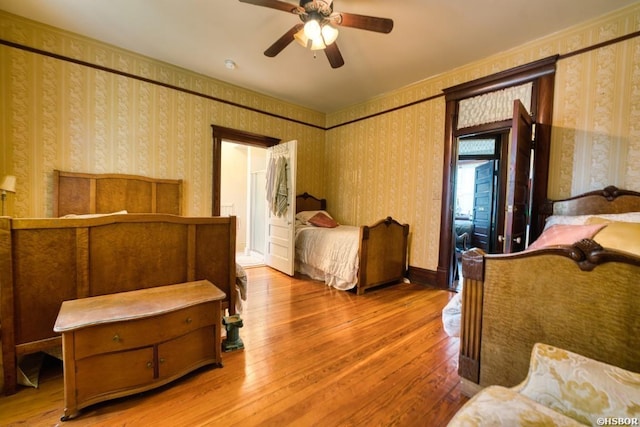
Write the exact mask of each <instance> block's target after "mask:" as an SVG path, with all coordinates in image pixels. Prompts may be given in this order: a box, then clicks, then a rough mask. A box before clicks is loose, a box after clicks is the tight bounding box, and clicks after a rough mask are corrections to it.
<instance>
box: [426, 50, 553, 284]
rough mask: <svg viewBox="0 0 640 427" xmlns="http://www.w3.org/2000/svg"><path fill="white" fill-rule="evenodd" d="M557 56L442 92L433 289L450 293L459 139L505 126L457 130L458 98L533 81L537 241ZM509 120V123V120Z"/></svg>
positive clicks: (534, 234) (533, 229) (533, 232)
mask: <svg viewBox="0 0 640 427" xmlns="http://www.w3.org/2000/svg"><path fill="white" fill-rule="evenodd" d="M557 60H558V55H555V56H552V57H549V58H545V59H542V60H539V61H536V62H532V63H530V64H526V65H522V66H519V67H516V68H512V69H510V70H506V71H503V72H500V73H497V74H493V75H491V76H487V77H483V78H480V79H477V80H473V81H471V82H467V83H463V84H460V85H457V86H453V87H450V88H447V89H444V93H445V100H446V107H445V132H444V158H443V177H442V178H443V179H442V210H441V214H440V253H439V255H438V270H437V272H436V285H437V286H438V287H440V288H443V289H452V284H453V279H454V277H453V276H454V274H455V269H454V268H453V267H454V264H453V262H454V254H453V208H454V203H453V190H454V188H455V183H454V182H453V179H455V176H456V172H455V170H454V168H455V167H456V159H457V157H458V144H456V141H457V138H458V137H459V136H463V135H467V134H473V133H482V132H488V131H491V130H493V129H496V130H497V129H501V128H502V129H504V128H505V123H506V122H498V123H491V124H487V125H480V126H474V127H473V128H466V129H457V127H458V126H457V125H458V107H459V102H460V101H461V100H462V99H466V98H471V97H475V96H478V95H483V94H486V93H490V92H494V91H497V90H502V89H505V88H508V87H512V86H518V85H522V84H525V83H529V82H532V83H533V85H532V86H533V88H532V94H531V104H532V105H531V115H532V117H533V120H534V122H535V123H536V142H535V150H536V154H535V155H536V160H535V164H534V176H533V180H534V186H533V194H532V203H531V218H532V224H531V236H532V237H537V236H538V235H539V233H540V231H541V230H542V226H543V225H544V224H543V223H541V221H542V220H541V219H540V216H539V215H538V213H539V210H540V208H541V207H542V206H543V205H544V202H545V200H546V198H547V186H548V180H549V158H550V154H551V150H550V148H551V122H552V115H553V92H554V81H555V72H556V62H557ZM509 122H510V120H509Z"/></svg>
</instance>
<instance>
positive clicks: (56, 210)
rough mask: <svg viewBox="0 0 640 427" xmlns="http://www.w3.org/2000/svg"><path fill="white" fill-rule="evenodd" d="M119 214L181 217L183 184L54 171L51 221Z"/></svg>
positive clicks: (172, 181) (177, 181)
mask: <svg viewBox="0 0 640 427" xmlns="http://www.w3.org/2000/svg"><path fill="white" fill-rule="evenodd" d="M121 210H126V211H127V212H129V213H165V214H171V215H181V214H182V180H181V179H157V178H149V177H145V176H138V175H126V174H92V173H78V172H64V171H59V170H54V171H53V216H54V217H60V216H65V215H68V214H102V213H111V212H117V211H121Z"/></svg>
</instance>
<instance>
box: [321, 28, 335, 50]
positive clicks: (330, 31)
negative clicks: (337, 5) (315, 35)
mask: <svg viewBox="0 0 640 427" xmlns="http://www.w3.org/2000/svg"><path fill="white" fill-rule="evenodd" d="M321 33H322V39H323V40H324V44H326V45H327V46H329V45H330V44H331V43H333V42H335V41H336V39H337V38H338V33H339V32H338V29H337V28H334V27H332V26H331V25H329V24H325V25H323V26H322V30H321Z"/></svg>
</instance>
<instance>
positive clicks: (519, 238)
mask: <svg viewBox="0 0 640 427" xmlns="http://www.w3.org/2000/svg"><path fill="white" fill-rule="evenodd" d="M513 241H514V242H515V243H518V244H520V242H522V237H516V238H515V239H513Z"/></svg>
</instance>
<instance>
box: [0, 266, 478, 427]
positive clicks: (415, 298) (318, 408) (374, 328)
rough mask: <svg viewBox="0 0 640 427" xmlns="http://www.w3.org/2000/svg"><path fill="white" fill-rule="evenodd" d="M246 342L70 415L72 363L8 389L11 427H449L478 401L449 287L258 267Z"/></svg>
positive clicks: (0, 405) (6, 422) (1, 416)
mask: <svg viewBox="0 0 640 427" xmlns="http://www.w3.org/2000/svg"><path fill="white" fill-rule="evenodd" d="M247 275H248V289H249V291H248V301H246V302H245V307H244V313H243V315H242V318H243V322H244V327H243V328H242V329H241V330H240V337H241V338H242V340H243V342H244V345H245V349H244V350H239V351H234V352H229V353H223V355H222V359H223V364H224V367H222V368H218V369H214V368H203V369H200V370H198V371H196V372H194V373H193V374H190V375H187V376H186V377H184V378H182V379H180V380H178V381H176V382H174V383H172V384H170V385H167V386H164V387H161V388H159V389H156V390H152V391H149V392H145V393H141V394H139V395H135V396H130V397H126V398H122V399H117V400H113V401H109V402H103V403H100V404H97V405H94V406H90V407H88V408H85V409H84V410H82V412H81V414H80V416H79V417H78V418H76V419H73V420H70V421H66V422H64V423H63V422H60V421H59V419H60V416H61V415H62V410H63V407H64V403H63V385H62V368H61V363H59V362H57V361H56V360H55V359H53V360H51V359H49V361H48V363H46V365H45V368H44V369H43V374H42V376H41V380H40V387H39V388H38V389H33V388H26V387H25V388H20V390H19V391H18V393H16V394H15V395H12V396H1V397H0V425H2V426H23V425H25V426H53V425H64V426H67V427H74V426H125V425H126V426H154V427H162V426H287V425H292V426H442V425H446V424H447V422H448V420H449V419H450V418H451V417H452V416H453V414H454V413H455V412H456V411H457V410H458V408H459V407H460V406H462V404H463V403H464V402H466V400H467V398H466V397H464V396H463V395H461V392H460V384H459V377H458V374H457V372H456V369H457V353H458V346H459V343H458V339H457V338H450V337H448V336H447V335H446V334H445V332H444V331H443V329H442V321H441V311H442V308H443V307H444V306H445V305H446V303H447V302H448V300H449V299H450V298H451V297H452V296H453V295H452V294H450V293H448V292H446V291H439V290H433V289H428V288H425V287H422V286H419V285H413V284H407V283H402V284H397V285H393V286H390V287H385V288H382V289H376V290H370V291H367V293H366V294H365V295H361V296H356V295H355V294H353V293H350V292H343V291H337V290H334V289H331V288H328V287H326V286H325V285H324V284H322V283H320V282H315V281H310V280H304V279H302V278H299V277H296V278H291V277H289V276H286V275H283V274H280V273H277V272H275V271H274V270H271V269H269V268H266V267H261V268H252V269H247Z"/></svg>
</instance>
